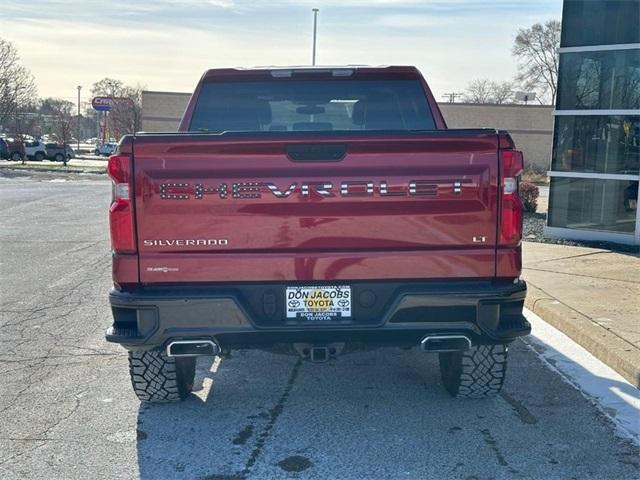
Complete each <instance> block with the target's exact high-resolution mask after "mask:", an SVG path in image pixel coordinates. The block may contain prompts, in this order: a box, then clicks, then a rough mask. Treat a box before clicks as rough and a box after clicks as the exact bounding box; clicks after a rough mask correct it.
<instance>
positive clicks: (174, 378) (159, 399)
mask: <svg viewBox="0 0 640 480" xmlns="http://www.w3.org/2000/svg"><path fill="white" fill-rule="evenodd" d="M195 373H196V357H188V358H174V357H167V355H166V353H165V352H164V351H161V350H149V351H146V352H138V351H134V352H129V374H130V375H131V384H132V385H133V391H134V392H135V394H136V395H137V397H138V398H139V399H140V400H142V401H145V402H150V403H167V402H178V401H180V400H184V399H185V398H187V397H188V396H189V393H191V389H192V388H193V379H194V377H195Z"/></svg>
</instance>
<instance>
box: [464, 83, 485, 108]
mask: <svg viewBox="0 0 640 480" xmlns="http://www.w3.org/2000/svg"><path fill="white" fill-rule="evenodd" d="M462 99H463V100H464V101H465V102H467V103H491V80H489V79H487V78H481V79H478V80H474V81H472V82H471V83H470V84H469V85H468V86H467V89H466V90H465V92H464V96H463V97H462Z"/></svg>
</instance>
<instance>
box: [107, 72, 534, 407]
mask: <svg viewBox="0 0 640 480" xmlns="http://www.w3.org/2000/svg"><path fill="white" fill-rule="evenodd" d="M292 106H293V108H291V107H292ZM203 132H205V133H203ZM118 152H119V153H118V154H116V155H113V156H111V157H110V159H109V164H108V167H107V171H108V173H109V176H110V177H111V179H112V181H113V183H114V187H113V189H112V195H113V196H112V204H111V207H110V209H109V222H110V232H111V246H112V252H113V255H112V261H113V272H114V277H113V280H114V288H113V289H112V290H111V292H110V294H109V299H110V303H111V307H112V308H111V312H112V314H113V325H112V326H111V327H110V328H109V330H107V333H106V339H107V341H110V342H116V343H119V344H121V345H123V346H124V347H125V348H126V349H127V350H128V351H129V353H128V355H129V367H130V375H131V382H132V385H133V389H134V391H135V393H136V394H137V396H138V398H140V399H141V400H143V401H148V402H166V401H172V400H173V401H177V400H181V399H184V398H186V397H187V396H188V395H189V394H190V391H191V389H192V388H193V379H194V373H195V366H196V363H195V356H197V355H224V354H226V353H228V352H229V351H230V350H233V349H240V348H242V349H245V348H254V349H265V348H269V349H273V350H274V351H280V352H287V353H291V354H297V355H299V356H300V357H301V358H303V359H305V360H309V361H311V362H316V363H320V362H326V361H328V360H330V359H331V358H334V357H336V356H337V355H340V354H342V353H348V352H351V351H354V350H357V349H360V348H364V349H367V348H372V347H378V346H383V345H386V346H396V347H415V348H417V349H419V350H420V351H422V352H424V353H425V354H427V353H438V354H439V362H440V374H441V378H442V384H443V385H444V387H445V389H446V390H447V391H448V392H449V394H451V395H452V396H455V397H476V398H477V397H489V396H494V395H497V394H498V393H499V392H500V389H501V388H502V385H503V381H504V378H505V372H506V369H507V358H508V351H507V350H508V345H509V344H510V343H511V342H513V341H514V340H515V339H516V338H518V337H520V336H523V335H527V334H528V333H529V332H530V330H531V325H530V324H529V323H528V322H527V320H526V318H525V317H524V316H523V314H522V309H523V303H524V298H525V293H526V288H527V287H526V283H525V282H524V281H523V280H522V279H521V277H520V275H521V273H522V268H521V265H522V262H521V240H522V215H523V207H522V202H521V201H520V198H519V195H518V184H519V177H520V174H521V172H522V170H523V157H522V152H520V151H518V150H516V148H515V144H514V142H513V140H512V138H511V136H510V135H509V134H508V133H507V132H505V131H498V130H496V129H492V128H484V129H448V128H447V126H446V123H445V120H444V118H443V116H442V113H441V112H440V109H439V108H438V104H437V103H436V101H435V98H434V97H433V95H432V93H431V91H430V90H429V88H428V86H427V84H426V83H425V81H424V79H423V77H422V75H421V74H420V72H419V71H418V70H417V69H416V68H415V67H405V66H396V67H394V66H390V67H352V66H348V67H340V68H336V69H327V68H322V69H312V68H308V67H304V68H302V69H300V70H298V69H297V68H295V67H291V68H287V69H286V70H272V69H269V68H263V69H248V70H235V69H214V70H210V71H208V72H206V73H205V74H204V75H203V77H202V78H201V80H200V83H199V84H198V86H197V87H196V94H195V95H193V96H192V97H191V100H190V103H189V105H188V106H187V109H186V111H185V114H184V117H183V119H182V122H181V125H180V127H179V132H178V133H174V134H157V133H154V134H144V133H138V134H135V135H127V136H125V137H123V138H122V140H121V142H120V146H119V149H118ZM134 158H135V162H134V161H133V159H134ZM514 373H521V372H514ZM534 380H535V379H531V380H530V381H534ZM473 408H480V407H473Z"/></svg>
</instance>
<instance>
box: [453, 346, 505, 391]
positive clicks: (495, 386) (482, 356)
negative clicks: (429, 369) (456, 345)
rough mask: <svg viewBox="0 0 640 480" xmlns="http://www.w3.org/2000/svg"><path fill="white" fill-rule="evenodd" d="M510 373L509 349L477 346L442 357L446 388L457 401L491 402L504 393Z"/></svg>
mask: <svg viewBox="0 0 640 480" xmlns="http://www.w3.org/2000/svg"><path fill="white" fill-rule="evenodd" d="M506 372H507V346H506V345H477V346H475V347H471V348H470V349H469V350H467V351H465V352H447V353H441V354H440V375H441V377H442V383H443V384H444V388H445V390H446V391H447V392H449V394H450V395H452V396H453V397H457V398H488V397H493V396H495V395H497V394H498V393H500V390H502V385H503V383H504V378H505V374H506Z"/></svg>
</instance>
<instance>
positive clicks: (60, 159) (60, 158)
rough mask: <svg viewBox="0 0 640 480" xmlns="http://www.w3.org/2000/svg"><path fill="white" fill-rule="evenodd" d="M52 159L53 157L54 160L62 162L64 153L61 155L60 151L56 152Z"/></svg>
mask: <svg viewBox="0 0 640 480" xmlns="http://www.w3.org/2000/svg"><path fill="white" fill-rule="evenodd" d="M53 159H54V160H55V161H56V162H62V161H64V155H62V154H61V153H56V156H55V157H53Z"/></svg>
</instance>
